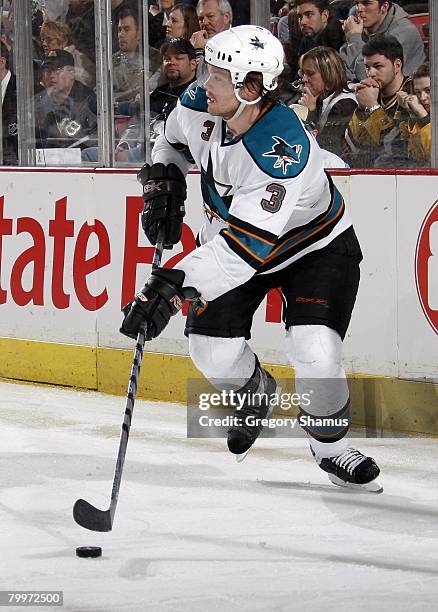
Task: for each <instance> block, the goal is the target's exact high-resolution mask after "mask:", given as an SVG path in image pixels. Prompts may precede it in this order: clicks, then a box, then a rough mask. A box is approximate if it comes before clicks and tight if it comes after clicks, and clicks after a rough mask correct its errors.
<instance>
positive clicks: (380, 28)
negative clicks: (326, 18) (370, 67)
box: [340, 0, 425, 81]
mask: <svg viewBox="0 0 438 612" xmlns="http://www.w3.org/2000/svg"><path fill="white" fill-rule="evenodd" d="M356 6H357V15H356V16H354V15H351V16H350V17H348V19H346V20H345V21H344V25H343V28H344V32H345V37H346V42H345V44H344V45H343V46H342V48H341V51H340V52H341V56H342V59H343V60H344V63H345V65H346V67H347V77H348V79H349V80H351V81H354V80H356V81H360V80H362V79H365V78H366V74H367V71H366V67H365V66H364V59H363V53H362V49H363V46H364V45H365V43H367V42H368V41H369V40H371V39H372V38H373V37H374V36H377V35H380V34H382V35H385V36H394V38H396V39H397V40H398V42H399V43H400V44H401V46H402V47H403V52H404V57H405V60H404V72H405V74H406V75H410V74H412V73H413V72H415V70H417V68H418V67H419V66H420V64H422V63H423V62H424V60H425V54H424V45H423V42H422V40H421V36H420V34H419V32H418V30H417V28H416V27H415V26H414V25H413V24H412V23H411V22H410V20H409V15H408V14H407V13H406V11H405V10H404V9H402V8H401V7H400V6H399V5H398V4H395V3H393V2H392V1H391V0H356Z"/></svg>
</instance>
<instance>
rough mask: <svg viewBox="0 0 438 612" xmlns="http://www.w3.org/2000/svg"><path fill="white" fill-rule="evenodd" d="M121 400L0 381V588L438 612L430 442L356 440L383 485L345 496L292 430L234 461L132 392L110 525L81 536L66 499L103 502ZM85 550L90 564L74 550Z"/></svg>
mask: <svg viewBox="0 0 438 612" xmlns="http://www.w3.org/2000/svg"><path fill="white" fill-rule="evenodd" d="M123 409H124V400H123V398H120V397H112V396H107V395H102V394H98V393H87V392H79V391H74V390H65V389H59V388H49V387H43V386H32V385H24V384H13V383H7V382H0V431H1V447H0V457H1V460H0V486H1V489H0V525H1V529H0V555H1V556H0V558H1V566H0V567H1V572H0V583H1V585H2V586H1V587H0V588H1V589H6V590H21V589H26V590H30V589H35V590H45V589H49V590H62V591H64V607H63V610H73V611H83V610H90V611H93V612H100V611H102V612H103V611H105V612H107V611H117V612H119V611H126V612H146V611H150V612H161V611H163V612H164V611H165V612H180V611H181V612H182V611H183V612H209V611H212V612H245V611H248V612H249V611H251V612H262V611H263V612H286V611H288V612H289V611H298V612H305V611H312V612H313V611H323V612H331V611H333V612H342V611H344V610H345V611H348V612H355V611H358V610H359V611H361V610H364V611H365V610H366V611H367V612H368V611H372V612H375V611H380V610H382V611H383V610H394V611H395V610H406V611H409V612H413V611H416V610H421V611H425V610H437V606H438V604H437V601H438V546H437V532H438V508H437V506H438V503H437V502H438V494H437V488H436V487H437V477H438V441H436V440H430V439H418V438H417V439H403V440H369V439H362V440H358V441H357V446H358V447H359V448H360V449H361V450H362V451H366V452H368V453H370V454H372V456H374V457H375V459H376V460H377V461H378V463H379V464H380V465H381V467H382V477H381V479H380V480H381V483H382V484H383V486H384V488H385V491H384V493H383V494H381V495H375V494H370V493H356V492H354V491H350V490H344V489H339V488H336V487H335V486H333V485H332V484H330V483H329V481H328V479H327V478H326V475H325V474H324V473H323V472H321V471H320V470H319V468H318V467H317V466H316V464H315V463H314V460H313V459H312V457H311V455H310V453H309V450H308V447H307V442H306V441H305V440H303V439H287V440H268V439H263V440H259V441H258V442H257V445H256V447H255V448H254V450H253V451H252V452H251V454H250V455H249V456H248V457H247V458H246V460H245V461H244V462H243V463H242V464H237V463H236V462H235V460H234V457H233V456H231V455H230V454H229V453H228V452H227V451H226V445H225V441H224V440H187V439H186V434H185V427H186V413H185V409H184V407H182V406H178V405H175V404H165V403H163V404H158V403H151V402H141V401H138V402H136V405H135V409H134V416H133V425H132V429H131V438H130V441H129V445H128V453H127V460H126V463H125V470H124V475H123V480H122V486H121V491H120V498H119V504H118V507H117V512H116V516H115V521H114V525H113V531H112V532H110V533H107V534H98V533H92V532H89V531H86V530H84V529H82V528H81V527H79V526H78V525H76V524H75V523H74V521H73V518H72V506H73V503H74V501H75V500H76V499H77V498H79V497H83V498H85V499H86V500H88V501H89V502H90V503H92V504H94V505H96V506H98V507H99V508H102V509H106V508H107V507H108V505H109V498H110V493H111V483H112V478H113V470H114V463H115V458H116V455H117V448H118V438H119V432H120V425H121V422H122V418H123ZM90 545H91V546H92V545H98V546H102V548H103V555H102V557H101V558H100V559H80V558H77V557H76V556H75V548H76V547H77V546H90ZM2 609H5V610H6V609H8V608H2ZM39 609H40V610H42V609H47V610H55V609H57V608H39ZM58 609H60V608H58ZM11 610H17V608H11Z"/></svg>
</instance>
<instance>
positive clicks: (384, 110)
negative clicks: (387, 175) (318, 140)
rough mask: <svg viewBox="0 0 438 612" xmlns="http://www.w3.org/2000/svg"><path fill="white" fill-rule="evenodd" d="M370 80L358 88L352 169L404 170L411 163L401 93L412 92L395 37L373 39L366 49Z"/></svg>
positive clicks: (350, 133) (349, 135) (350, 134)
mask: <svg viewBox="0 0 438 612" xmlns="http://www.w3.org/2000/svg"><path fill="white" fill-rule="evenodd" d="M362 54H363V57H364V60H365V67H366V71H367V75H368V77H367V78H366V79H364V80H363V81H361V82H360V83H359V84H358V85H357V86H356V99H357V103H358V107H359V108H358V109H357V110H356V111H355V112H354V114H353V116H352V118H351V121H350V123H349V124H348V128H347V132H346V140H347V143H348V145H349V148H350V160H351V161H350V166H352V167H354V166H358V167H361V168H373V167H375V168H380V167H386V168H388V167H403V166H404V165H407V164H408V155H407V147H406V143H405V142H404V141H403V139H402V137H401V133H400V124H401V123H402V122H403V121H407V120H408V118H409V114H408V112H407V111H406V110H405V109H403V108H402V107H401V106H400V105H399V103H398V96H397V94H398V93H399V92H401V91H406V92H409V91H410V87H411V81H412V79H411V77H404V76H403V49H402V46H401V45H400V43H399V42H398V41H397V40H396V39H395V38H394V37H393V36H373V37H372V38H371V39H370V40H369V41H368V42H367V43H366V44H365V45H364V46H363V49H362Z"/></svg>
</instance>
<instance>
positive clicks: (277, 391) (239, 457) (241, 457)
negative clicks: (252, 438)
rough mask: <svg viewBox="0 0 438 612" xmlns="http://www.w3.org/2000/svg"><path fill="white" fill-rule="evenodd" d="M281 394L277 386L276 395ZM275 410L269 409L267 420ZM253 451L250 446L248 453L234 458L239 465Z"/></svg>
mask: <svg viewBox="0 0 438 612" xmlns="http://www.w3.org/2000/svg"><path fill="white" fill-rule="evenodd" d="M281 392H282V388H281V387H279V386H278V385H277V386H276V387H275V393H276V395H281ZM273 410H274V406H271V407H270V408H269V410H268V413H267V415H266V418H267V419H268V418H269V417H270V416H271V414H272V412H273ZM251 449H252V446H250V447H249V448H248V450H247V451H245V452H244V453H240V455H234V456H235V457H236V461H237V463H242V461H243V460H244V459H245V458H246V456H247V454H248V453H249V452H250V450H251Z"/></svg>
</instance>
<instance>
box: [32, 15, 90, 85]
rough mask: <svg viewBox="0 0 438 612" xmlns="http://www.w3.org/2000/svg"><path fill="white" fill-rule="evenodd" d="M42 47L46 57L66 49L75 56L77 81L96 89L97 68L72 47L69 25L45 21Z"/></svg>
mask: <svg viewBox="0 0 438 612" xmlns="http://www.w3.org/2000/svg"><path fill="white" fill-rule="evenodd" d="M40 39H41V45H42V48H43V51H44V55H47V53H48V52H49V51H53V50H54V49H65V51H68V52H69V53H71V54H72V55H73V59H74V61H75V75H76V79H77V80H78V81H80V82H81V83H83V84H84V85H86V86H87V87H90V88H91V89H94V87H95V85H96V66H95V65H94V64H93V62H92V61H91V60H90V59H89V58H88V57H87V56H86V55H85V53H81V52H80V51H78V49H76V47H75V46H74V45H70V44H69V41H70V30H69V27H68V25H67V24H65V23H61V22H60V21H44V22H43V25H42V26H41V30H40Z"/></svg>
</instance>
